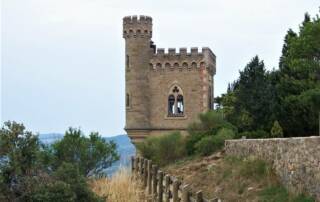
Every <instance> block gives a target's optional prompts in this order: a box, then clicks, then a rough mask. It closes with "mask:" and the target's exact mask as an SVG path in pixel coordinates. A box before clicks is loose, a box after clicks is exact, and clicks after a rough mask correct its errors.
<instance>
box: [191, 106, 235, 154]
mask: <svg viewBox="0 0 320 202" xmlns="http://www.w3.org/2000/svg"><path fill="white" fill-rule="evenodd" d="M221 129H228V130H229V131H232V132H233V134H236V133H237V132H238V130H237V128H236V127H235V126H233V125H232V124H231V123H229V122H228V121H226V120H225V119H224V118H223V114H222V113H221V112H218V111H208V112H206V113H202V114H200V115H199V121H198V122H194V123H192V124H190V125H189V127H188V133H189V135H188V137H187V138H186V145H187V153H188V155H192V154H195V153H197V152H196V150H197V148H196V144H197V143H198V142H199V141H200V140H201V139H202V138H204V137H206V136H215V135H217V133H218V132H219V131H220V130H221ZM209 139H210V138H207V139H205V140H203V141H202V143H199V144H203V146H204V145H205V144H209V145H208V146H207V147H206V148H208V149H209V148H211V146H210V144H211V143H210V142H212V141H210V140H209ZM218 139H219V138H218ZM206 142H207V143H206ZM203 150H206V149H203ZM209 150H210V149H209ZM208 152H209V151H208ZM204 153H207V152H205V151H204ZM209 153H211V152H209Z"/></svg>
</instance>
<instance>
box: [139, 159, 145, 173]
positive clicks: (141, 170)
mask: <svg viewBox="0 0 320 202" xmlns="http://www.w3.org/2000/svg"><path fill="white" fill-rule="evenodd" d="M143 162H144V160H143V157H141V158H140V173H139V174H140V178H142V174H143Z"/></svg>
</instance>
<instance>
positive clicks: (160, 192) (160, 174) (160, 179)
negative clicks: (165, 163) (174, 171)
mask: <svg viewBox="0 0 320 202" xmlns="http://www.w3.org/2000/svg"><path fill="white" fill-rule="evenodd" d="M162 198H163V172H162V171H159V172H158V202H162Z"/></svg>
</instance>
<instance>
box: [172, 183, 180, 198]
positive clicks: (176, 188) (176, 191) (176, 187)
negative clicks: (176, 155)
mask: <svg viewBox="0 0 320 202" xmlns="http://www.w3.org/2000/svg"><path fill="white" fill-rule="evenodd" d="M179 185H180V182H179V180H177V179H175V180H174V181H173V188H172V200H173V202H179Z"/></svg>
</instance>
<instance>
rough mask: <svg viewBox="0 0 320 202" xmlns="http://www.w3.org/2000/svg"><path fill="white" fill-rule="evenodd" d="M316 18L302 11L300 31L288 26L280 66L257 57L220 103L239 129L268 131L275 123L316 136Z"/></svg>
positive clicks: (319, 58) (291, 132)
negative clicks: (269, 65)
mask: <svg viewBox="0 0 320 202" xmlns="http://www.w3.org/2000/svg"><path fill="white" fill-rule="evenodd" d="M319 36H320V19H319V17H318V16H316V17H315V18H313V19H311V17H310V16H309V15H308V14H305V18H304V21H303V22H302V24H301V25H300V28H299V32H298V33H295V32H294V31H293V30H291V29H289V31H288V32H287V34H286V36H285V38H284V44H283V48H282V55H281V57H280V60H279V69H277V70H272V71H266V70H265V66H264V63H263V61H261V60H260V59H259V58H258V56H255V57H254V58H253V59H252V60H251V61H250V62H249V63H248V65H247V66H246V67H245V68H244V70H243V71H240V77H239V79H237V80H236V81H235V82H233V83H232V84H231V85H228V91H227V93H226V94H223V95H222V96H221V97H218V98H216V101H217V102H218V103H217V104H218V107H219V109H220V110H221V111H223V113H224V114H225V117H226V119H227V120H228V121H230V122H231V123H232V124H234V125H235V126H237V127H238V129H239V132H241V133H242V132H248V131H258V130H264V131H271V128H272V127H273V124H274V121H275V120H278V123H279V125H281V126H282V129H283V134H284V136H287V137H288V136H307V135H315V134H317V128H318V127H319V126H318V125H319V123H318V119H319V117H318V115H319V106H320V101H319V99H320V94H319V91H320V37H319Z"/></svg>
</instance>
